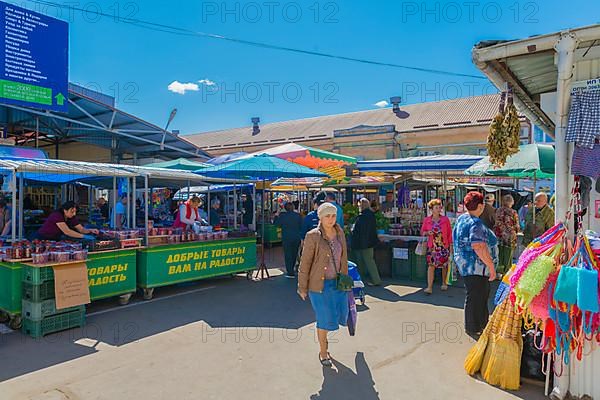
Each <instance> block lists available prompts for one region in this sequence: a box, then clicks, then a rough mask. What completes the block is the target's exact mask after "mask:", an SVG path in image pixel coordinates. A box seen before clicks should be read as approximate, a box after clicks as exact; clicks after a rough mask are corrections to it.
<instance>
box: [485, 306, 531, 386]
mask: <svg viewBox="0 0 600 400" xmlns="http://www.w3.org/2000/svg"><path fill="white" fill-rule="evenodd" d="M507 311H508V312H507V314H506V317H505V318H504V319H503V320H502V321H501V323H502V324H501V329H500V332H499V333H498V334H497V335H495V336H494V337H493V338H492V341H493V343H494V346H493V348H492V349H491V351H490V352H489V363H488V364H487V366H486V369H485V370H484V369H483V368H482V377H483V379H485V380H486V382H488V383H489V384H490V385H495V386H500V387H501V388H502V389H508V390H517V389H519V385H520V370H521V353H522V351H523V339H522V337H521V316H520V315H519V314H518V313H517V312H516V311H515V309H514V307H512V306H511V305H509V307H508V310H507Z"/></svg>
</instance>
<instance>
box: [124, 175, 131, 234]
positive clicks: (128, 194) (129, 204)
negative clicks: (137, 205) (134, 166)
mask: <svg viewBox="0 0 600 400" xmlns="http://www.w3.org/2000/svg"><path fill="white" fill-rule="evenodd" d="M130 179H131V178H127V193H125V195H126V196H127V214H126V215H127V224H126V226H127V228H131V203H132V202H131V190H130V188H131V186H129V184H130Z"/></svg>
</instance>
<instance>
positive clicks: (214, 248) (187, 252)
mask: <svg viewBox="0 0 600 400" xmlns="http://www.w3.org/2000/svg"><path fill="white" fill-rule="evenodd" d="M255 268H256V238H255V237H254V236H251V237H244V238H230V239H222V240H213V241H205V242H202V241H200V242H187V243H177V244H166V245H152V246H149V247H147V248H145V249H140V250H138V254H137V284H138V286H139V287H141V288H142V289H143V290H144V299H146V300H149V299H151V298H152V296H153V292H154V288H157V287H161V286H169V285H173V284H176V283H181V282H190V281H196V280H200V279H206V278H212V277H216V276H223V275H232V274H237V273H240V272H246V274H247V276H250V274H251V271H253V270H254V269H255Z"/></svg>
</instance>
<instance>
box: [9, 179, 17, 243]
mask: <svg viewBox="0 0 600 400" xmlns="http://www.w3.org/2000/svg"><path fill="white" fill-rule="evenodd" d="M11 211H12V216H11V219H10V220H11V221H12V222H11V224H10V228H11V229H10V230H11V238H12V241H13V243H14V242H15V240H17V224H16V221H17V171H16V170H13V173H12V209H11Z"/></svg>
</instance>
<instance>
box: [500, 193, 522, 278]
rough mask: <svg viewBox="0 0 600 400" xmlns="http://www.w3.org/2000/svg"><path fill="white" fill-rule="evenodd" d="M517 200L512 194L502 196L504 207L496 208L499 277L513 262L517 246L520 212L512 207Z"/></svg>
mask: <svg viewBox="0 0 600 400" xmlns="http://www.w3.org/2000/svg"><path fill="white" fill-rule="evenodd" d="M514 204H515V200H514V199H513V197H512V196H511V195H510V194H507V195H504V196H503V197H502V207H500V208H498V209H497V210H496V224H495V225H494V233H495V234H496V236H497V237H498V242H499V243H498V250H499V254H498V258H499V260H498V268H497V269H496V273H497V277H498V279H502V275H503V274H505V273H506V271H508V270H509V269H510V268H511V266H512V263H513V253H514V251H515V248H516V247H517V233H518V232H519V214H517V212H516V211H515V210H513V209H512V206H513V205H514Z"/></svg>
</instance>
